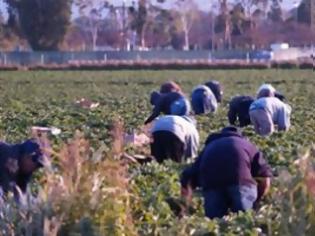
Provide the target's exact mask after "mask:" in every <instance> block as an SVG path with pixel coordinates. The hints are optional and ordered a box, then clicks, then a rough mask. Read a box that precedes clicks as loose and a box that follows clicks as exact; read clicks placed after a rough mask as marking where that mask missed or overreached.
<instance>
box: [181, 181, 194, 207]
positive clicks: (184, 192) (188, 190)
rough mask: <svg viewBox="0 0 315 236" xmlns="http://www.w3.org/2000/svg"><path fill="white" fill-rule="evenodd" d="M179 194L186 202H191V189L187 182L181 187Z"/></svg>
mask: <svg viewBox="0 0 315 236" xmlns="http://www.w3.org/2000/svg"><path fill="white" fill-rule="evenodd" d="M181 195H182V197H183V198H184V199H185V200H186V202H187V203H190V202H191V200H192V195H193V189H192V187H191V185H190V184H188V185H187V186H186V187H182V188H181Z"/></svg>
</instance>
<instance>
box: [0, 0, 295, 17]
mask: <svg viewBox="0 0 315 236" xmlns="http://www.w3.org/2000/svg"><path fill="white" fill-rule="evenodd" d="M123 1H125V2H126V5H128V4H131V2H132V1H133V0H111V1H110V0H109V2H112V3H114V5H116V6H119V5H122V3H123ZM153 1H154V2H156V0H153ZM168 1H169V2H170V3H171V2H175V0H168ZM191 1H195V2H196V3H197V5H198V7H199V8H200V9H201V10H204V11H209V10H210V8H211V4H210V3H211V1H210V0H191ZM230 1H231V2H235V1H237V0H230ZM300 1H301V0H282V3H281V5H282V7H283V9H286V10H289V9H292V8H293V7H294V4H295V3H298V2H300ZM213 2H216V1H213ZM0 11H1V12H2V13H3V15H4V17H5V18H6V17H7V13H6V6H5V3H4V0H0ZM73 13H74V14H73V18H75V17H76V15H77V14H78V13H77V10H76V9H75V8H73Z"/></svg>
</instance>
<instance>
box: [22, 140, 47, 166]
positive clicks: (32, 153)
mask: <svg viewBox="0 0 315 236" xmlns="http://www.w3.org/2000/svg"><path fill="white" fill-rule="evenodd" d="M20 148H21V155H22V156H29V157H31V158H32V160H33V161H34V162H36V163H37V164H38V165H39V166H41V167H43V166H46V165H47V160H46V158H45V156H44V154H43V153H42V151H41V148H40V145H39V144H38V143H37V142H36V141H35V140H34V139H29V140H26V141H25V142H23V143H22V144H21V146H20Z"/></svg>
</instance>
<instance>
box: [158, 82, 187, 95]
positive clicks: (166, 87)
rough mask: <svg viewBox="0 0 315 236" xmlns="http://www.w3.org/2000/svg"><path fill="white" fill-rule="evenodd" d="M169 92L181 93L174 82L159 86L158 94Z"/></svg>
mask: <svg viewBox="0 0 315 236" xmlns="http://www.w3.org/2000/svg"><path fill="white" fill-rule="evenodd" d="M170 92H178V93H182V89H181V87H180V86H179V85H178V84H177V83H175V82H174V81H168V82H165V83H164V84H162V85H161V88H160V93H170Z"/></svg>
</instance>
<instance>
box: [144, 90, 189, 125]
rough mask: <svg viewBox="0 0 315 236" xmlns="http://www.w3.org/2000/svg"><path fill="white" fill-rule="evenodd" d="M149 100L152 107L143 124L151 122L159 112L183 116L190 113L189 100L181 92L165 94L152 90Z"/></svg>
mask: <svg viewBox="0 0 315 236" xmlns="http://www.w3.org/2000/svg"><path fill="white" fill-rule="evenodd" d="M150 102H151V104H153V105H154V108H153V112H152V114H151V115H150V117H149V118H148V119H147V120H146V121H145V122H144V123H145V124H148V123H150V122H152V121H153V120H154V119H155V118H156V117H158V116H159V115H160V113H164V114H166V115H178V116H184V115H188V114H189V113H190V104H189V101H188V100H187V99H186V97H185V96H184V95H183V94H181V93H178V92H170V93H165V94H161V93H158V92H153V93H152V94H151V99H150Z"/></svg>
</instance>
